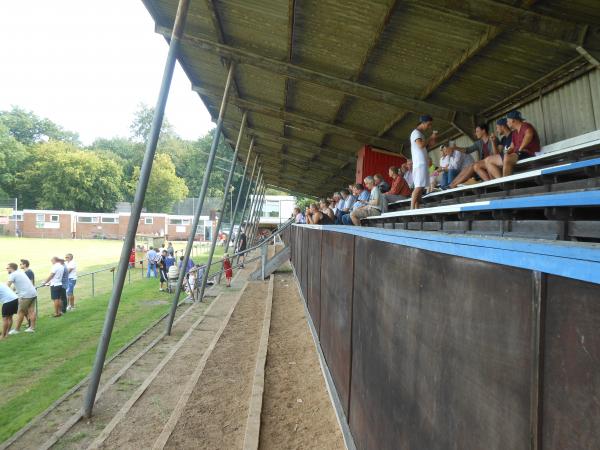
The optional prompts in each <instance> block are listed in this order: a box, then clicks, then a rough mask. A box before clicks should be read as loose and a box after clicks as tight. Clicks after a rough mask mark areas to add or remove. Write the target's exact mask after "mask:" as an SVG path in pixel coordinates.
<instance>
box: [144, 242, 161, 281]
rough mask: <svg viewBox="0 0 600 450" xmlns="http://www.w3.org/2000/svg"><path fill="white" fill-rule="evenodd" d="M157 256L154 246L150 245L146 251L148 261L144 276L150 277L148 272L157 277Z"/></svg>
mask: <svg viewBox="0 0 600 450" xmlns="http://www.w3.org/2000/svg"><path fill="white" fill-rule="evenodd" d="M158 258H159V254H158V253H156V250H154V247H150V249H149V250H148V253H146V261H147V262H148V270H147V273H146V278H150V273H152V274H153V276H154V278H158V274H157V273H156V262H157V260H158Z"/></svg>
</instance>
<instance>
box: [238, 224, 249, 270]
mask: <svg viewBox="0 0 600 450" xmlns="http://www.w3.org/2000/svg"><path fill="white" fill-rule="evenodd" d="M247 245H248V242H247V238H246V229H245V228H240V239H239V241H238V247H237V249H236V253H240V252H244V251H246V246H247ZM240 261H241V262H240ZM244 261H246V254H245V253H243V254H242V255H240V256H238V265H239V267H240V268H242V269H243V268H244Z"/></svg>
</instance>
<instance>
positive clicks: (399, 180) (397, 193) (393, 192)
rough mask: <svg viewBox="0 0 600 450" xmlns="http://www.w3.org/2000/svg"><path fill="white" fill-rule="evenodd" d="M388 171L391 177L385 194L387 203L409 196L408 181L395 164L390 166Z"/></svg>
mask: <svg viewBox="0 0 600 450" xmlns="http://www.w3.org/2000/svg"><path fill="white" fill-rule="evenodd" d="M388 173H389V176H390V178H391V179H392V187H391V188H390V190H389V191H388V192H386V194H385V196H386V198H387V201H388V203H390V202H397V201H399V200H404V199H407V198H409V197H410V194H411V191H410V187H408V183H407V182H406V180H405V179H404V177H403V176H402V175H401V172H400V170H399V169H398V168H397V167H395V166H391V167H390V168H389V169H388Z"/></svg>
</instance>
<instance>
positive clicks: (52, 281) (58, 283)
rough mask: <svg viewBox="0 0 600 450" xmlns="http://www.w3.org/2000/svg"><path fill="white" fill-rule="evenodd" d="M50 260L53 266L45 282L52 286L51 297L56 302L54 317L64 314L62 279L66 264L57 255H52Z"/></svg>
mask: <svg viewBox="0 0 600 450" xmlns="http://www.w3.org/2000/svg"><path fill="white" fill-rule="evenodd" d="M50 261H51V262H52V268H51V269H50V275H48V278H46V280H45V281H44V284H45V285H46V286H50V298H51V299H52V302H53V304H54V315H53V316H52V317H60V316H62V305H61V299H62V290H63V288H62V279H63V274H64V272H65V266H64V265H63V264H62V263H61V259H60V258H58V257H56V256H54V257H52V259H51V260H50Z"/></svg>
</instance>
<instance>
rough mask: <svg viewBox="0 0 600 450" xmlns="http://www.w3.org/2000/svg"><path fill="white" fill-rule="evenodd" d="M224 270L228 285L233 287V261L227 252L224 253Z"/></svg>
mask: <svg viewBox="0 0 600 450" xmlns="http://www.w3.org/2000/svg"><path fill="white" fill-rule="evenodd" d="M223 270H224V271H225V278H226V279H227V287H231V278H233V269H232V268H231V261H230V260H229V255H228V254H227V253H225V254H224V255H223Z"/></svg>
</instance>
